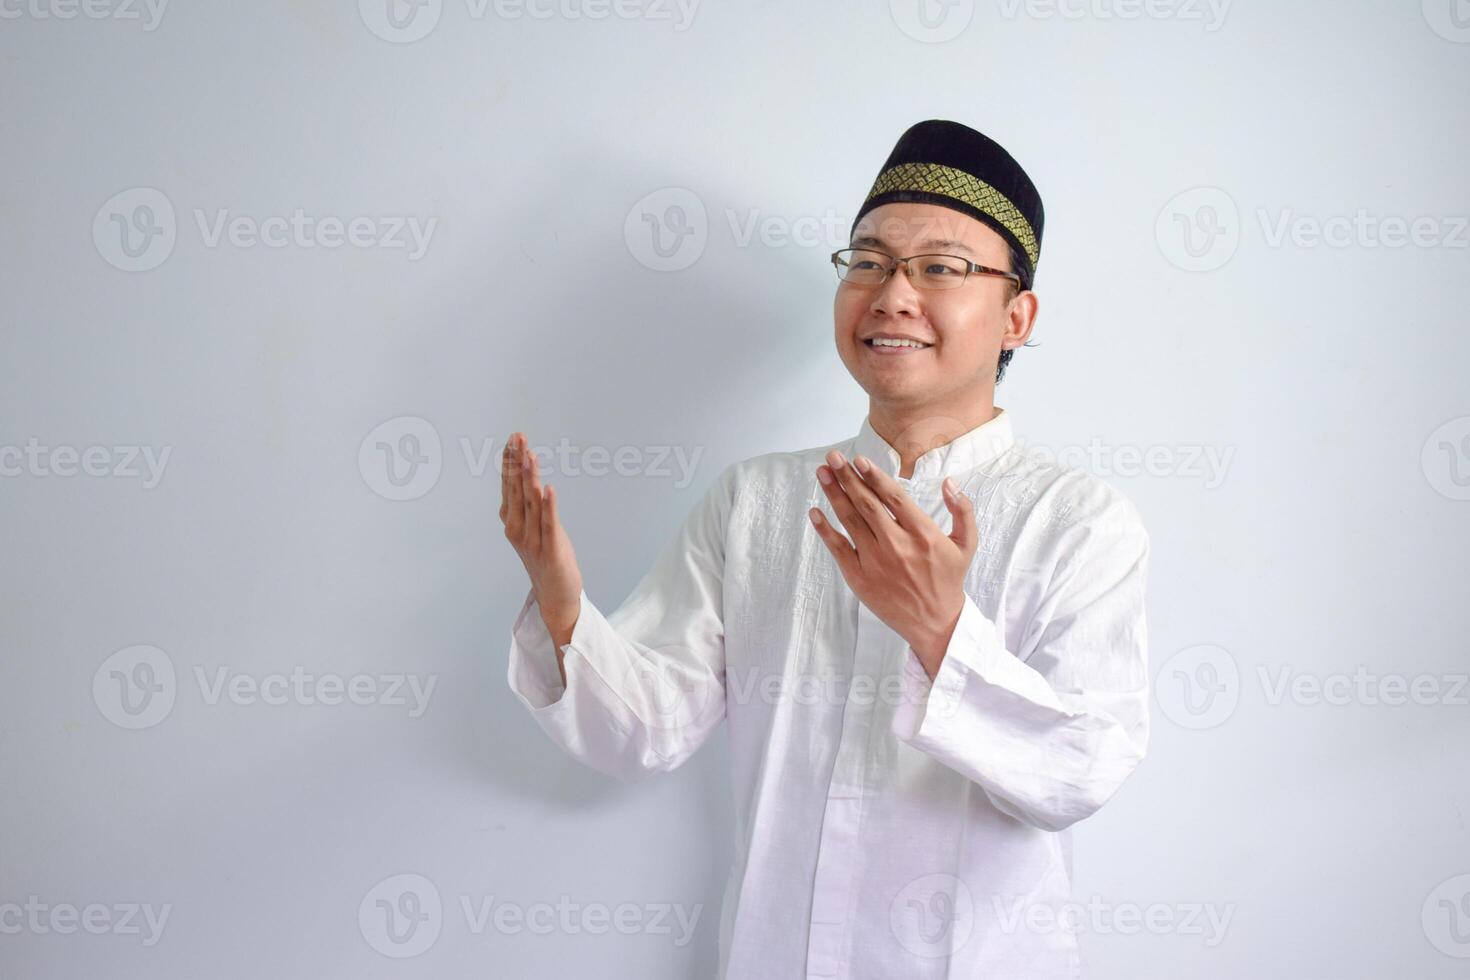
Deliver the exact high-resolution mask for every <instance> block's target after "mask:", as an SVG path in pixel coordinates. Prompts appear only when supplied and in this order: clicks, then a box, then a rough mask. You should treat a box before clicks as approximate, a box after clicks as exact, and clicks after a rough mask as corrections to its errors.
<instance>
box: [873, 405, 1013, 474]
mask: <svg viewBox="0 0 1470 980" xmlns="http://www.w3.org/2000/svg"><path fill="white" fill-rule="evenodd" d="M994 399H995V393H994V391H993V390H992V391H989V392H987V393H986V395H985V397H984V398H983V400H980V401H971V402H969V403H967V404H965V405H963V406H954V407H942V408H940V407H936V406H933V405H921V406H914V407H910V406H894V405H880V404H878V403H876V402H874V401H872V400H871V399H870V400H869V401H868V421H869V423H870V424H871V425H872V426H873V431H874V432H876V433H878V435H880V436H882V437H883V441H884V442H886V443H888V444H889V445H890V446H892V447H893V448H894V449H895V450H897V452H898V456H899V460H900V462H899V468H898V475H899V476H900V477H902V478H904V479H908V478H909V477H911V476H913V475H914V464H915V463H917V462H918V460H919V457H920V456H922V455H924V454H925V453H927V452H928V451H929V450H931V449H938V448H939V447H940V446H943V445H946V444H948V443H950V442H952V441H954V439H955V438H956V437H958V436H961V435H964V434H965V433H966V432H969V431H970V430H971V429H973V428H975V427H977V426H981V425H984V424H985V423H986V422H989V421H990V420H992V419H994V418H995V417H996V416H997V415H999V414H1000V410H999V409H997V408H996V407H995V400H994Z"/></svg>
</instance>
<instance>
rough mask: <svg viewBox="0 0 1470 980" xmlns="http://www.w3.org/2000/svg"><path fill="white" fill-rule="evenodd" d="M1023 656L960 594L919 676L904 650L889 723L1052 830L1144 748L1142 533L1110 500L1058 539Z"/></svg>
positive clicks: (1092, 802)
mask: <svg viewBox="0 0 1470 980" xmlns="http://www.w3.org/2000/svg"><path fill="white" fill-rule="evenodd" d="M1058 537H1059V542H1060V543H1059V546H1058V549H1057V552H1056V553H1057V554H1058V555H1059V558H1058V560H1057V562H1056V566H1055V571H1054V573H1053V574H1052V575H1051V582H1050V584H1049V586H1048V587H1047V588H1046V590H1045V592H1044V594H1043V595H1042V598H1041V600H1040V601H1039V603H1038V606H1037V610H1036V612H1035V614H1034V616H1033V617H1032V618H1031V621H1030V624H1029V625H1028V627H1027V629H1026V631H1025V637H1026V638H1027V645H1028V646H1029V647H1030V650H1029V654H1027V655H1026V656H1024V657H1023V656H1018V655H1015V654H1013V653H1012V652H1011V651H1010V650H1008V649H1007V648H1006V643H1005V637H1004V634H1003V631H1002V630H1001V629H1000V628H999V627H998V626H997V625H996V623H995V622H994V621H992V620H991V619H989V618H988V617H987V616H986V615H985V614H984V613H983V612H982V611H981V610H980V608H979V607H978V606H977V605H976V604H975V602H974V601H973V600H972V599H971V598H970V597H969V596H968V595H967V596H966V598H965V605H964V608H963V610H962V611H961V613H960V618H959V622H958V624H957V625H956V627H955V631H954V634H953V636H952V637H951V639H950V643H949V646H948V648H947V649H946V651H945V655H944V659H943V661H942V662H941V664H940V667H939V670H938V672H937V673H936V675H935V677H934V678H933V681H932V683H931V682H930V679H929V677H928V675H927V673H926V672H925V671H924V668H923V666H922V665H921V664H920V663H919V660H918V657H917V655H916V654H915V653H914V651H913V649H912V648H908V649H907V650H906V654H905V666H904V675H903V676H904V681H903V684H904V693H905V696H904V697H903V698H902V699H901V701H900V706H899V708H898V711H897V713H896V714H895V715H894V718H893V725H892V729H893V733H894V735H896V736H897V737H898V738H900V739H902V740H904V741H905V742H907V743H908V744H909V745H912V746H913V747H915V748H917V749H920V750H921V751H923V752H925V753H927V754H929V755H930V756H932V757H933V758H935V759H937V760H939V761H940V762H942V763H944V764H945V765H947V766H949V767H950V768H952V769H954V770H956V771H957V772H959V773H961V774H962V775H964V776H966V777H968V778H969V779H972V780H974V781H975V782H976V783H978V784H979V785H980V786H981V787H982V788H983V789H984V791H985V793H986V795H987V796H988V798H989V799H990V801H991V802H992V803H993V804H994V805H995V807H996V808H997V809H999V810H1000V811H1001V812H1003V813H1006V814H1007V815H1009V816H1012V817H1014V818H1016V819H1018V820H1022V821H1024V822H1026V823H1028V824H1031V825H1032V826H1035V827H1039V828H1041V829H1043V830H1049V831H1059V830H1062V829H1064V828H1066V827H1068V826H1070V825H1071V824H1073V823H1075V822H1076V821H1078V820H1081V819H1082V818H1084V817H1087V816H1089V815H1091V814H1092V813H1094V812H1096V811H1097V810H1098V808H1100V807H1101V806H1102V805H1103V804H1104V803H1106V802H1107V801H1108V799H1110V798H1111V797H1112V796H1113V794H1114V793H1115V792H1116V791H1117V790H1118V788H1119V787H1120V786H1121V785H1122V784H1123V781H1124V780H1125V779H1126V778H1127V777H1128V775H1129V774H1130V773H1131V772H1132V771H1133V770H1134V768H1135V767H1136V766H1137V765H1138V763H1139V762H1140V761H1142V759H1143V756H1144V753H1145V751H1146V749H1147V744H1148V727H1149V718H1148V696H1149V691H1148V687H1149V682H1148V658H1147V642H1148V637H1147V627H1146V623H1145V618H1144V593H1145V584H1146V578H1147V565H1148V551H1149V541H1148V534H1147V532H1146V531H1145V530H1144V528H1143V526H1142V523H1141V522H1140V521H1139V519H1138V516H1137V513H1136V511H1135V510H1134V508H1133V507H1132V505H1131V504H1129V503H1128V502H1127V501H1126V500H1125V499H1124V498H1122V497H1120V496H1113V497H1110V498H1109V499H1108V503H1107V504H1106V506H1105V507H1103V508H1102V509H1100V510H1099V511H1098V512H1096V513H1094V514H1092V515H1089V517H1088V519H1086V520H1082V521H1078V522H1077V523H1075V524H1073V525H1070V526H1069V527H1068V529H1066V531H1064V532H1063V533H1062V534H1060V535H1059V536H1058Z"/></svg>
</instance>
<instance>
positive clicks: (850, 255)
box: [832, 248, 1023, 290]
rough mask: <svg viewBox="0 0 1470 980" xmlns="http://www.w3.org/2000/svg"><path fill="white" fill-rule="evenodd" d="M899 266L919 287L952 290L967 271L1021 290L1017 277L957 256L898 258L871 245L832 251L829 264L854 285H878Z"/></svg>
mask: <svg viewBox="0 0 1470 980" xmlns="http://www.w3.org/2000/svg"><path fill="white" fill-rule="evenodd" d="M899 265H902V266H903V267H904V272H906V273H907V274H908V277H909V282H911V283H913V284H914V285H915V286H916V287H918V288H920V289H954V288H955V287H956V286H960V285H963V283H964V281H965V279H966V278H968V277H969V276H970V274H971V273H973V274H975V275H979V276H998V277H1000V278H1002V279H1009V280H1010V281H1011V282H1013V283H1015V284H1016V289H1018V290H1020V289H1022V288H1023V287H1022V285H1021V277H1020V276H1018V275H1016V274H1015V273H1014V272H1004V271H1002V270H1000V269H992V268H990V267H989V266H986V265H979V264H977V263H975V262H971V261H970V260H969V259H965V258H961V257H960V256H958V255H910V256H909V257H908V258H899V257H898V256H895V255H889V254H888V253H887V252H880V251H878V250H877V249H873V248H840V249H838V250H837V251H835V252H833V253H832V266H833V267H834V268H835V269H836V270H837V278H839V279H841V280H842V281H843V282H849V283H852V284H853V285H855V286H881V285H883V283H885V282H887V281H888V277H889V276H891V275H893V270H894V269H897V268H898V267H899Z"/></svg>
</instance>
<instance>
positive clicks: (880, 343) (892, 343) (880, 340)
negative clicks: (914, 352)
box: [870, 337, 929, 350]
mask: <svg viewBox="0 0 1470 980" xmlns="http://www.w3.org/2000/svg"><path fill="white" fill-rule="evenodd" d="M870 343H872V345H873V346H874V347H917V348H918V349H919V350H923V349H924V348H925V347H928V346H929V345H928V344H921V343H919V342H918V341H916V340H889V339H888V338H886V337H874V338H873V339H872V340H871V341H870Z"/></svg>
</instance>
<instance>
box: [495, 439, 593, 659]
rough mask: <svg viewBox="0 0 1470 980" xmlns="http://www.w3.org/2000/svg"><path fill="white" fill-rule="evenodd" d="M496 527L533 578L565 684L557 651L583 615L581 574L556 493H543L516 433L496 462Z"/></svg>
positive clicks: (536, 465) (535, 466) (532, 462)
mask: <svg viewBox="0 0 1470 980" xmlns="http://www.w3.org/2000/svg"><path fill="white" fill-rule="evenodd" d="M500 521H501V523H502V524H504V525H505V538H506V540H507V541H509V542H510V543H511V546H512V547H514V548H515V550H516V554H518V555H520V556H521V564H523V565H525V566H526V574H527V575H528V576H530V578H531V586H532V588H533V589H534V590H535V592H536V602H537V604H538V605H539V606H540V607H541V619H542V621H543V622H545V623H546V628H547V630H548V631H549V632H550V633H551V637H552V639H553V640H554V641H555V642H556V664H557V668H558V669H559V670H561V672H562V683H563V684H565V683H566V671H565V669H563V668H562V665H561V662H562V652H561V648H562V646H563V645H565V644H567V643H570V642H571V639H572V629H573V627H575V626H576V625H577V617H578V616H579V615H580V614H581V611H582V572H581V570H580V569H579V568H578V567H577V555H576V552H574V551H573V550H572V541H571V539H570V538H568V537H567V532H566V530H565V529H564V528H563V527H562V526H561V521H560V520H558V519H557V510H556V491H555V489H553V488H552V486H551V484H549V483H548V484H547V485H546V487H545V489H544V490H543V489H542V486H541V479H540V465H539V463H538V462H537V460H536V456H535V454H533V453H531V452H530V450H529V449H528V448H527V445H526V437H525V435H524V434H523V433H520V432H513V433H511V436H510V439H508V440H507V441H506V443H505V451H504V453H503V454H502V456H501V460H500Z"/></svg>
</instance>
